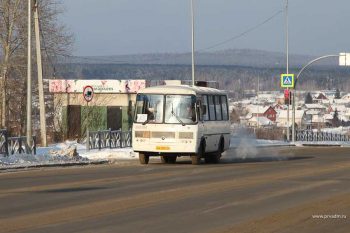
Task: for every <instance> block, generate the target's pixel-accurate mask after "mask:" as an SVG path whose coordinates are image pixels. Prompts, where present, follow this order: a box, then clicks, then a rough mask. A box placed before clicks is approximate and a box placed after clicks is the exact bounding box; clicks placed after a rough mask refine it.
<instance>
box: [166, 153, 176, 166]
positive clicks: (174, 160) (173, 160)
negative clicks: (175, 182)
mask: <svg viewBox="0 0 350 233" xmlns="http://www.w3.org/2000/svg"><path fill="white" fill-rule="evenodd" d="M176 159H177V156H176V155H175V156H168V158H167V160H168V163H171V164H174V163H176Z"/></svg>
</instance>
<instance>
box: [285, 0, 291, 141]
mask: <svg viewBox="0 0 350 233" xmlns="http://www.w3.org/2000/svg"><path fill="white" fill-rule="evenodd" d="M286 56H287V59H286V62H287V64H286V69H287V70H286V74H289V20H288V0H286ZM287 90H288V93H289V88H287ZM289 133H290V132H289V101H288V105H287V140H288V141H289V140H290V136H289Z"/></svg>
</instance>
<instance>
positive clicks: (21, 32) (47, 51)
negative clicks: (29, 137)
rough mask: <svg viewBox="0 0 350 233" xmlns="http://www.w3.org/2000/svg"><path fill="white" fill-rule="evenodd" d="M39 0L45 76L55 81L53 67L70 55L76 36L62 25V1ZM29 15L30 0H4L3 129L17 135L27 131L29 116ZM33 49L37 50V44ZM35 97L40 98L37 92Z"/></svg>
mask: <svg viewBox="0 0 350 233" xmlns="http://www.w3.org/2000/svg"><path fill="white" fill-rule="evenodd" d="M37 1H38V3H39V12H40V24H41V25H40V26H41V41H42V49H43V51H42V52H43V60H44V61H43V62H44V69H45V72H44V77H45V78H51V76H52V75H51V74H52V73H53V70H52V69H53V67H52V66H53V65H52V64H54V63H55V59H54V58H55V57H56V56H57V55H64V54H69V53H70V51H71V48H72V44H73V36H72V34H70V33H69V32H68V30H67V29H66V27H65V26H64V25H62V24H60V23H59V19H58V17H59V15H60V14H62V13H63V12H64V8H63V6H62V3H61V2H60V0H37ZM33 5H34V4H33ZM26 12H27V1H23V0H0V76H2V79H1V83H0V94H1V101H0V102H1V114H0V116H1V126H2V127H7V128H8V129H9V130H14V131H17V132H21V131H23V126H24V124H25V118H24V117H23V116H25V110H26V106H25V104H26V103H25V96H26V92H27V90H26V78H25V77H26V66H27V64H26V50H27V46H26V42H27V13H26ZM33 34H34V33H33ZM33 43H34V40H33ZM33 47H35V46H34V44H33ZM33 54H35V53H33ZM34 58H35V57H33V58H32V59H33V63H34V62H35V60H34ZM34 71H35V69H34ZM32 77H33V83H34V85H35V84H36V81H37V80H36V79H35V78H34V77H37V76H35V75H33V76H32ZM34 90H35V89H34ZM33 94H34V95H36V94H37V93H36V91H34V93H33ZM33 99H35V98H33ZM34 107H35V105H34Z"/></svg>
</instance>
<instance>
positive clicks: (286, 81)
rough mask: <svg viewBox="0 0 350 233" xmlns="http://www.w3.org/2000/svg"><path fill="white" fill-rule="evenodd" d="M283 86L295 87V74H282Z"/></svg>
mask: <svg viewBox="0 0 350 233" xmlns="http://www.w3.org/2000/svg"><path fill="white" fill-rule="evenodd" d="M281 87H282V88H294V74H281Z"/></svg>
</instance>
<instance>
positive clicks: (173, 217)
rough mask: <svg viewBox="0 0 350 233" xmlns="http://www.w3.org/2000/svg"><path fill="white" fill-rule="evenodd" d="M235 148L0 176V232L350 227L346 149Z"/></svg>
mask: <svg viewBox="0 0 350 233" xmlns="http://www.w3.org/2000/svg"><path fill="white" fill-rule="evenodd" d="M234 153H236V152H235V151H230V152H229V153H228V154H229V156H228V157H226V158H224V159H223V162H222V163H220V164H217V165H205V164H204V165H200V166H193V165H191V164H190V160H189V159H182V160H180V161H179V162H178V163H177V164H174V165H164V164H160V161H159V160H151V163H150V164H149V165H146V166H141V165H139V164H138V163H137V161H134V162H130V163H128V164H124V165H116V164H114V165H99V166H89V167H70V168H44V169H30V170H21V171H12V172H2V173H0V232H35V233H40V232H45V233H46V232H49V233H56V232H59V233H62V232H65V233H69V232H74V233H76V232H94V233H96V232H118V233H119V232H127V233H134V232H135V233H140V232H152V233H158V232H159V233H181V232H184V233H189V232H201V233H202V232H203V233H205V232H208V233H219V232H240V233H242V232H243V233H244V232H259V233H260V232H261V233H264V232H269V233H270V232H278V233H280V232H311V233H313V232H315V233H316V232H317V233H319V232H332V233H335V232H344V233H345V232H346V233H348V232H350V148H270V149H264V150H257V151H256V152H254V153H253V152H252V154H255V153H257V155H256V158H245V159H243V158H242V159H237V158H233V157H232V154H234ZM240 153H241V152H240ZM248 154H249V153H248ZM316 215H317V216H316ZM345 217H346V218H345Z"/></svg>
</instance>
